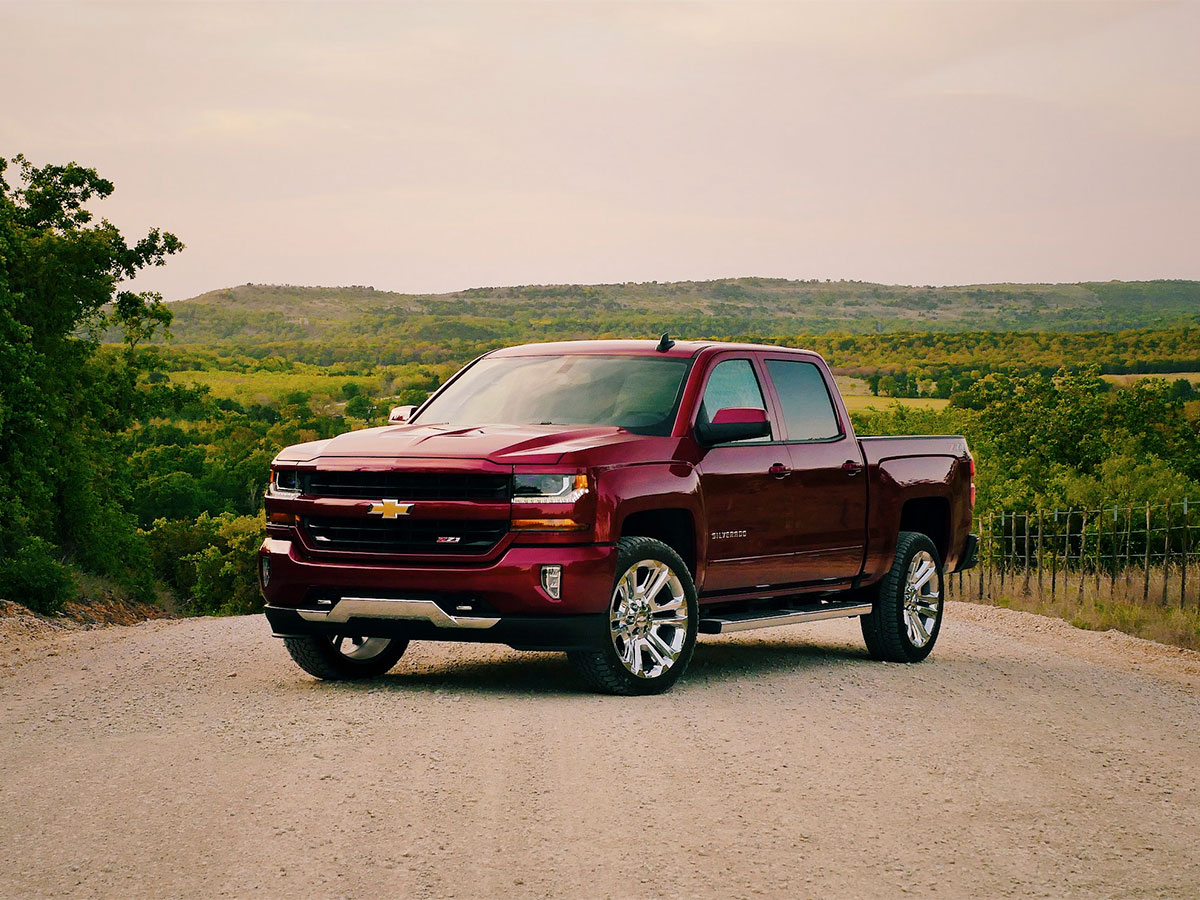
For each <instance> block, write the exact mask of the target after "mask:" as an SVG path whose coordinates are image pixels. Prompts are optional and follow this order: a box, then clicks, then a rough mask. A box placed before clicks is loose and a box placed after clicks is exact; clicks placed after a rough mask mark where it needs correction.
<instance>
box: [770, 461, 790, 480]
mask: <svg viewBox="0 0 1200 900" xmlns="http://www.w3.org/2000/svg"><path fill="white" fill-rule="evenodd" d="M767 474H768V475H772V476H774V477H775V478H787V477H788V476H789V475H791V474H792V470H791V469H789V468H788V467H787V466H785V465H784V464H783V463H775V464H773V465H772V466H771V468H769V469H767Z"/></svg>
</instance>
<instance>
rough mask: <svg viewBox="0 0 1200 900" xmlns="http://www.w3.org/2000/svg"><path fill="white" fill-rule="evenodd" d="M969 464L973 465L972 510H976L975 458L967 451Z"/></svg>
mask: <svg viewBox="0 0 1200 900" xmlns="http://www.w3.org/2000/svg"><path fill="white" fill-rule="evenodd" d="M967 462H969V463H970V464H971V509H974V508H975V457H973V456H972V455H971V452H970V451H969V450H968V451H967Z"/></svg>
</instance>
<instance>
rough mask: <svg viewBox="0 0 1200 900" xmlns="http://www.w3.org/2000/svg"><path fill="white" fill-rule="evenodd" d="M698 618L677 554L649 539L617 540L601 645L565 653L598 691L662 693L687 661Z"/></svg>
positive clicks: (693, 589) (693, 592)
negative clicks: (611, 585)
mask: <svg viewBox="0 0 1200 900" xmlns="http://www.w3.org/2000/svg"><path fill="white" fill-rule="evenodd" d="M698 619H699V607H698V605H697V601H696V586H695V585H694V584H693V583H692V576H691V573H689V572H688V569H687V566H686V565H684V563H683V560H682V559H680V558H679V554H677V553H676V552H675V551H674V550H672V549H671V548H670V547H668V546H667V545H666V544H664V543H662V542H661V541H656V540H653V539H651V538H641V537H639V538H621V540H620V541H618V542H617V578H616V581H615V582H614V583H613V589H612V595H611V597H610V600H609V609H608V617H607V619H606V621H605V630H606V634H605V635H603V636H602V638H601V640H602V641H603V647H602V649H600V650H596V651H573V652H571V653H568V654H567V656H568V658H569V659H570V660H571V663H572V665H574V666H575V669H576V670H577V671H578V672H579V674H580V675H582V676H583V679H584V681H586V682H587V683H588V685H589V686H591V687H592V688H594V689H595V690H597V691H600V692H602V693H606V694H661V693H662V692H663V691H666V690H668V689H669V688H670V687H671V686H672V685H673V684H675V682H676V681H678V680H679V677H680V676H681V675H682V674H683V672H684V670H685V669H687V666H688V663H689V662H690V661H691V658H692V651H693V650H694V649H695V647H696V628H697V623H698Z"/></svg>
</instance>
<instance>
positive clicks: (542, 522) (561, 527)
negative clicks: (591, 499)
mask: <svg viewBox="0 0 1200 900" xmlns="http://www.w3.org/2000/svg"><path fill="white" fill-rule="evenodd" d="M587 527H588V525H587V522H576V521H575V520H574V519H513V520H512V529H513V531H583V530H585V529H586V528H587Z"/></svg>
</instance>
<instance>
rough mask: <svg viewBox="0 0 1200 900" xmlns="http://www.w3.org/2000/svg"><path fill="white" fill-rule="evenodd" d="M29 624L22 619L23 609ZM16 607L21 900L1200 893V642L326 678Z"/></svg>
mask: <svg viewBox="0 0 1200 900" xmlns="http://www.w3.org/2000/svg"><path fill="white" fill-rule="evenodd" d="M4 622H5V620H0V626H3V625H4ZM14 622H15V620H8V625H7V630H6V629H5V627H0V897H3V898H14V900H16V898H19V900H35V898H43V897H79V898H85V897H86V898H109V897H111V898H122V900H135V898H180V900H182V898H203V900H212V898H218V897H255V898H258V897H263V898H308V897H312V898H321V900H327V898H337V897H348V898H349V897H353V898H358V900H361V898H374V897H381V898H382V897H386V898H439V900H440V898H448V897H460V898H510V897H511V898H535V897H536V898H603V897H612V898H622V900H624V898H638V900H641V898H662V900H669V898H689V900H690V898H713V900H731V898H742V897H745V898H753V897H780V898H789V900H791V898H804V897H813V898H822V900H825V898H858V897H864V898H874V897H878V898H889V900H891V898H897V897H900V896H902V895H904V896H915V897H926V896H928V897H947V898H988V897H1051V898H1067V897H1081V898H1084V897H1085V898H1089V900H1092V898H1124V897H1139V898H1151V897H1152V898H1181V900H1187V898H1197V897H1200V656H1198V655H1197V654H1195V653H1189V652H1187V651H1183V650H1175V649H1172V648H1167V647H1162V646H1160V645H1157V644H1151V643H1148V642H1145V641H1139V640H1137V639H1134V638H1130V637H1126V636H1124V635H1118V634H1115V633H1109V634H1093V633H1088V632H1082V631H1077V630H1075V629H1072V628H1070V627H1069V626H1067V625H1066V624H1064V623H1062V622H1058V621H1056V620H1050V619H1043V618H1039V617H1036V616H1031V615H1028V614H1025V613H1017V612H1011V611H1008V610H1000V609H992V608H988V607H980V606H971V605H966V604H952V605H951V606H950V608H949V610H948V613H947V622H946V625H945V628H944V630H943V633H942V637H941V640H940V642H939V644H938V647H937V649H936V650H935V651H934V654H933V656H932V657H931V658H930V660H929V661H927V662H926V663H923V664H921V665H917V666H902V665H892V664H883V663H876V662H872V661H870V660H869V659H867V657H866V655H865V652H864V650H863V649H862V644H861V640H860V638H859V635H858V626H857V624H856V623H854V622H853V621H850V620H844V621H833V622H823V623H818V624H814V625H808V626H792V627H788V628H777V629H770V630H766V631H761V632H749V633H743V634H740V635H732V636H726V637H719V638H702V640H701V644H700V646H699V648H698V649H697V651H696V656H695V660H694V662H693V664H692V668H691V671H690V672H689V674H688V675H687V676H686V678H685V679H684V681H683V682H681V683H680V684H679V685H678V686H677V687H676V689H675V690H674V691H673V692H672V693H670V694H667V695H666V696H662V697H648V698H619V697H602V696H595V695H592V694H588V693H585V692H584V691H583V689H582V687H581V685H580V684H579V682H578V681H577V680H576V679H575V677H574V676H573V674H572V672H571V671H570V670H569V669H568V667H567V665H566V661H565V659H564V658H563V657H561V656H558V655H553V654H522V653H517V652H515V651H511V650H508V649H506V648H500V647H488V646H482V647H471V646H469V645H453V644H416V645H413V647H412V648H410V650H409V654H408V655H407V656H406V657H405V659H403V660H402V661H401V663H400V665H399V666H397V668H396V669H395V670H394V671H393V672H392V674H391V675H389V676H387V677H386V678H384V679H382V680H380V681H378V682H375V683H372V684H358V685H347V684H322V683H318V682H315V681H313V680H311V679H310V678H308V677H307V676H306V675H304V674H303V673H302V672H300V670H298V669H297V668H295V667H294V666H293V665H292V663H291V661H290V660H289V659H288V657H287V655H286V654H285V652H284V649H283V646H282V644H281V643H279V642H277V641H275V640H273V639H272V638H270V637H269V635H268V629H267V626H266V623H265V622H264V621H263V620H262V619H260V618H258V617H246V618H235V619H191V620H183V621H156V622H146V623H144V624H141V625H137V626H132V627H108V628H100V629H95V630H89V631H62V632H54V633H51V634H41V633H36V634H35V633H33V632H32V631H30V630H29V629H23V628H21V627H20V626H19V625H18V624H13V623H14Z"/></svg>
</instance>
